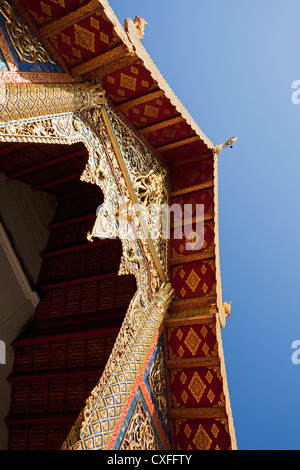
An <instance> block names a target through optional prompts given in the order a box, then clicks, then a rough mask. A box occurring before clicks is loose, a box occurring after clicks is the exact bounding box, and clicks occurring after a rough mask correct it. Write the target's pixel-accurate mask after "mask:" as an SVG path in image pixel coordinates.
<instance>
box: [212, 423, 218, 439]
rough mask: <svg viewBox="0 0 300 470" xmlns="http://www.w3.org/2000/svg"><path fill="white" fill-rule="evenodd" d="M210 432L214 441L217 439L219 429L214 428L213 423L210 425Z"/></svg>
mask: <svg viewBox="0 0 300 470" xmlns="http://www.w3.org/2000/svg"><path fill="white" fill-rule="evenodd" d="M211 432H212V434H213V435H214V437H215V439H217V437H218V434H219V428H218V426H216V424H215V423H214V424H213V425H212V428H211Z"/></svg>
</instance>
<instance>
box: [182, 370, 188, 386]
mask: <svg viewBox="0 0 300 470" xmlns="http://www.w3.org/2000/svg"><path fill="white" fill-rule="evenodd" d="M186 379H187V377H186V375H185V373H184V372H182V373H181V375H180V380H181V382H182V383H183V384H185V382H186Z"/></svg>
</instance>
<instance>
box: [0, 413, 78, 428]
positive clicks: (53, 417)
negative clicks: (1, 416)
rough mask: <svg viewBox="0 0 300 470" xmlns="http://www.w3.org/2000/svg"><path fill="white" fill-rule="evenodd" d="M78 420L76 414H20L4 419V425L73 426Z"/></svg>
mask: <svg viewBox="0 0 300 470" xmlns="http://www.w3.org/2000/svg"><path fill="white" fill-rule="evenodd" d="M77 418H78V413H73V412H71V413H70V412H67V413H53V414H52V413H51V414H42V413H41V414H28V415H25V414H22V415H8V416H7V417H6V418H5V420H4V421H5V423H6V424H10V425H12V424H50V423H55V424H57V423H63V424H66V423H70V424H74V423H75V421H76V419H77Z"/></svg>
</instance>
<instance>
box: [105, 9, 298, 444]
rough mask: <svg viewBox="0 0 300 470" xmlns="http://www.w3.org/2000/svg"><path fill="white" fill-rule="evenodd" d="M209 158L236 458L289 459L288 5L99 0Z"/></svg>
mask: <svg viewBox="0 0 300 470" xmlns="http://www.w3.org/2000/svg"><path fill="white" fill-rule="evenodd" d="M110 5H111V7H112V8H113V10H114V12H115V14H116V15H117V17H118V19H119V21H120V22H121V23H122V24H123V21H124V19H125V18H126V17H130V18H132V19H134V17H135V16H141V17H143V18H145V19H146V21H147V22H148V25H147V26H146V30H145V37H144V38H143V41H142V42H143V45H144V46H145V48H146V49H147V51H148V53H149V54H150V56H151V58H152V60H153V61H154V63H155V64H156V66H157V67H158V68H159V70H160V71H161V73H162V74H163V76H164V78H165V79H166V81H167V82H168V83H169V85H170V86H171V88H172V89H173V91H174V92H175V93H176V95H177V96H178V98H179V99H180V100H181V102H182V103H183V105H184V106H185V107H186V108H187V110H188V111H189V113H190V114H191V116H192V117H193V118H194V120H195V121H196V122H197V124H198V125H199V127H200V128H201V129H202V130H203V132H204V133H205V134H206V135H207V136H208V137H209V139H210V140H211V141H212V142H213V143H214V144H219V143H222V142H223V141H225V140H227V139H228V138H229V137H232V136H237V137H238V141H237V142H236V144H235V146H234V148H233V149H225V150H223V152H222V153H221V155H220V157H219V223H220V256H221V274H222V287H223V299H224V301H225V300H226V301H229V300H231V301H232V309H231V316H230V318H229V319H227V323H226V327H225V329H224V330H222V338H223V347H224V352H225V363H226V370H227V379H228V385H229V392H230V399H231V407H232V412H233V418H234V424H235V429H236V436H237V444H238V448H239V449H245V450H246V449H251V450H254V449H284V450H287V449H297V450H298V449H300V434H299V422H300V400H299V396H300V364H299V365H295V364H293V363H292V361H291V356H292V353H293V350H292V348H291V345H292V342H293V341H294V340H298V339H299V340H300V305H298V293H299V282H300V276H299V266H300V248H299V239H300V221H299V208H298V206H299V202H300V184H299V180H300V145H299V141H300V104H299V105H295V104H293V103H292V100H291V97H292V93H293V91H294V90H293V89H292V82H293V81H294V80H300V47H299V46H300V23H299V19H300V3H299V0H288V2H284V1H283V0H263V1H262V0H251V1H250V0H244V1H243V2H241V1H240V0H227V1H226V2H225V1H224V0H214V1H213V2H212V1H210V2H208V1H204V0H186V1H185V2H182V1H179V0H163V1H161V0H160V1H159V0H151V2H149V1H146V0H126V1H124V0H110Z"/></svg>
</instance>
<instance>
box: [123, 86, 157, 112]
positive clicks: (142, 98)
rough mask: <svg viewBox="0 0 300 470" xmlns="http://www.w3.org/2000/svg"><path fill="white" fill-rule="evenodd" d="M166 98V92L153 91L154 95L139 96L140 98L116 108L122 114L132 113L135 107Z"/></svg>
mask: <svg viewBox="0 0 300 470" xmlns="http://www.w3.org/2000/svg"><path fill="white" fill-rule="evenodd" d="M164 96H165V92H164V91H163V90H158V91H153V92H152V93H148V94H147V95H143V96H139V97H138V98H134V99H133V100H129V101H126V103H122V104H119V105H118V106H116V108H117V109H118V110H119V111H122V113H125V114H126V113H127V112H128V111H130V110H131V109H132V108H133V107H134V106H139V105H140V104H144V103H148V102H149V101H152V100H156V99H157V98H163V97H164Z"/></svg>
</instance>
